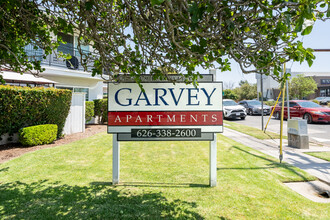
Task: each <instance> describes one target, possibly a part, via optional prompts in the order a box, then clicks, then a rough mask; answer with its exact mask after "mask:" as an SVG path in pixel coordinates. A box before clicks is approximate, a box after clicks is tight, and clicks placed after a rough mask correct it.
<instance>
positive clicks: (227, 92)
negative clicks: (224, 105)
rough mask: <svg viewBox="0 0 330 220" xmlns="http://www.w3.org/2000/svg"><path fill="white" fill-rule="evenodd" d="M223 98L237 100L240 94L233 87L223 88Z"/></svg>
mask: <svg viewBox="0 0 330 220" xmlns="http://www.w3.org/2000/svg"><path fill="white" fill-rule="evenodd" d="M223 98H224V99H233V100H237V99H238V95H237V94H236V93H235V92H234V91H233V90H231V89H225V90H223Z"/></svg>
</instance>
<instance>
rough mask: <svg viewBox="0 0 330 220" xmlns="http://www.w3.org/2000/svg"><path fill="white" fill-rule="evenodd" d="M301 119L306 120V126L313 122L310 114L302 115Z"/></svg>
mask: <svg viewBox="0 0 330 220" xmlns="http://www.w3.org/2000/svg"><path fill="white" fill-rule="evenodd" d="M303 118H304V119H306V120H307V124H310V123H312V122H313V118H312V116H311V115H310V114H308V113H306V114H304V117H303Z"/></svg>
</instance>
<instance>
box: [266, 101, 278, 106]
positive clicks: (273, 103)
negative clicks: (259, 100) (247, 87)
mask: <svg viewBox="0 0 330 220" xmlns="http://www.w3.org/2000/svg"><path fill="white" fill-rule="evenodd" d="M264 103H265V104H266V105H269V106H274V105H275V103H276V101H265V102H264Z"/></svg>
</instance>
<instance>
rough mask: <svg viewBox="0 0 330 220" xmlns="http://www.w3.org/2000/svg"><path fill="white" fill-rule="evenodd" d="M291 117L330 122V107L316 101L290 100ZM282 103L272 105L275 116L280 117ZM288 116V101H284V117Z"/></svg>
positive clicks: (308, 121)
mask: <svg viewBox="0 0 330 220" xmlns="http://www.w3.org/2000/svg"><path fill="white" fill-rule="evenodd" d="M289 106H290V118H293V117H299V118H303V119H306V120H307V123H308V124H310V123H312V122H327V123H329V122H330V108H326V107H322V106H320V105H318V104H316V103H315V102H311V101H305V100H292V101H290V102H289ZM281 107H282V103H279V104H278V105H277V106H275V107H272V108H275V110H274V117H275V118H276V119H280V115H281ZM287 118H288V112H287V102H284V119H287Z"/></svg>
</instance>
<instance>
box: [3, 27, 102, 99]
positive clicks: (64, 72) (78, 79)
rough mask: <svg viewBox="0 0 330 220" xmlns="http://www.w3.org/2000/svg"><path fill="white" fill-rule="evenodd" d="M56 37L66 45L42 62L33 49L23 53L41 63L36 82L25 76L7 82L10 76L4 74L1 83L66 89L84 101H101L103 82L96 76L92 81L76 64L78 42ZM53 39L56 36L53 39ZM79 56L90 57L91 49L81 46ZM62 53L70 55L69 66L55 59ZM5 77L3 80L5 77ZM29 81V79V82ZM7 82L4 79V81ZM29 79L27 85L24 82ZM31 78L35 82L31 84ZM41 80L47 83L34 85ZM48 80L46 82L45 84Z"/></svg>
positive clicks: (41, 57) (41, 51)
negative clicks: (86, 54) (87, 55)
mask: <svg viewBox="0 0 330 220" xmlns="http://www.w3.org/2000/svg"><path fill="white" fill-rule="evenodd" d="M59 35H60V36H61V37H62V39H63V40H64V41H65V42H66V44H60V46H59V47H58V48H57V50H56V51H54V52H53V53H52V54H50V55H48V56H47V57H46V59H43V54H44V53H43V50H41V49H34V46H33V45H28V46H27V47H26V48H25V50H26V52H27V54H28V56H29V57H31V59H36V60H40V61H41V65H42V68H44V69H45V71H43V72H42V73H40V74H39V76H40V77H39V78H34V77H33V76H31V75H30V76H28V74H24V77H23V76H22V75H19V74H17V78H16V79H12V78H10V79H8V76H9V75H13V74H10V73H9V71H7V72H8V73H7V74H4V79H5V81H6V82H7V84H14V85H21V86H25V85H27V84H29V85H32V86H36V85H37V86H54V87H56V88H61V89H70V90H72V91H73V92H84V93H86V101H92V100H94V99H102V98H103V81H104V79H102V78H101V77H100V76H95V77H92V75H91V72H90V71H84V68H83V67H82V66H81V64H80V56H81V55H80V53H79V51H78V39H77V37H76V36H72V35H67V34H61V33H59ZM54 38H56V36H54ZM81 49H82V52H83V53H91V52H92V51H91V50H92V48H91V46H89V45H85V46H81ZM59 52H63V53H64V54H70V55H71V57H72V58H71V59H70V62H68V61H67V60H65V59H63V58H59V57H58V56H57V55H56V54H58V53H59ZM6 76H7V77H6ZM31 77H32V78H31ZM6 78H7V79H6ZM25 78H29V81H27V80H25ZM33 78H34V79H35V80H33ZM42 80H44V81H45V82H49V83H48V84H47V83H39V82H38V81H42ZM47 80H48V81H47Z"/></svg>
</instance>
